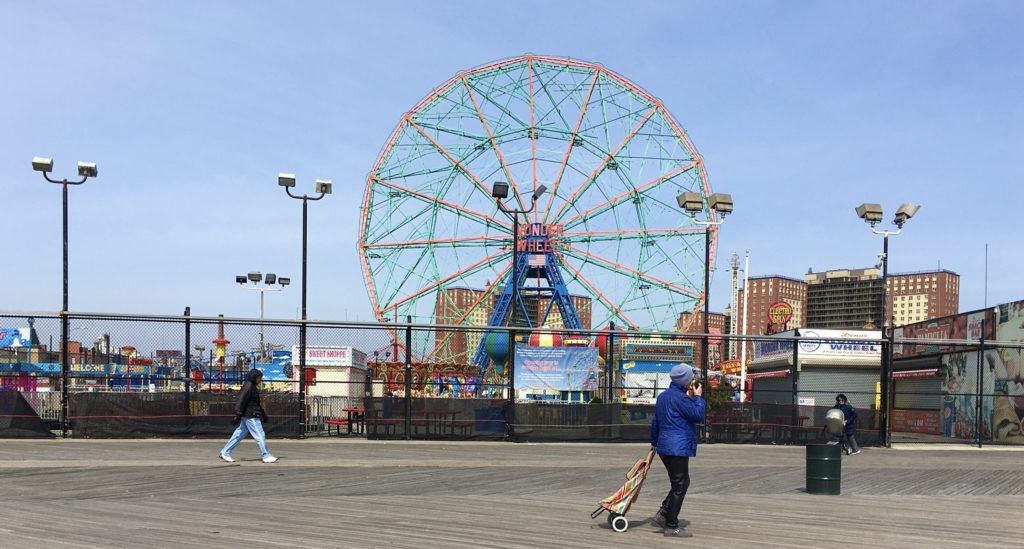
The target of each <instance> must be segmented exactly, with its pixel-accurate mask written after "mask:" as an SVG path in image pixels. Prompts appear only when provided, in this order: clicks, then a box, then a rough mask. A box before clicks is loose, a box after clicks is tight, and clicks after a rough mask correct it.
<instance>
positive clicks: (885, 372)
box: [855, 202, 921, 447]
mask: <svg viewBox="0 0 1024 549" xmlns="http://www.w3.org/2000/svg"><path fill="white" fill-rule="evenodd" d="M919 209H921V206H919V205H917V204H911V203H910V202H905V203H903V204H902V205H901V206H900V207H899V208H898V209H897V210H896V216H895V217H894V218H893V220H892V224H893V225H896V230H895V231H880V230H878V229H876V228H875V225H876V224H878V222H879V221H881V220H882V215H883V213H882V206H880V205H878V204H873V203H868V202H865V203H864V204H861V205H860V206H857V208H856V210H855V211H856V212H857V217H859V218H861V219H863V220H864V221H865V222H867V223H868V224H869V225H871V232H872V233H874V234H877V235H881V236H882V253H881V254H879V257H881V258H882V300H881V301H882V303H881V306H880V307H879V309H880V311H881V317H880V318H879V326H880V327H881V329H882V337H884V338H885V339H886V340H887V341H888V344H887V345H886V349H885V352H883V353H882V357H881V364H880V367H879V369H878V370H879V372H878V375H879V384H878V387H879V395H878V396H879V403H880V404H881V406H880V410H879V420H880V421H879V427H878V438H879V440H880V441H881V442H882V444H883V445H884V446H886V447H888V446H890V445H891V436H892V429H891V421H890V418H889V410H890V409H891V406H890V404H891V403H890V402H889V401H890V399H891V395H892V348H893V341H894V336H895V334H894V332H895V330H894V329H893V328H894V327H893V325H892V319H891V317H890V315H889V237H890V236H896V235H898V234H900V232H902V231H903V225H904V224H905V223H906V222H907V220H909V219H910V218H911V217H914V215H915V214H916V213H917V210H919Z"/></svg>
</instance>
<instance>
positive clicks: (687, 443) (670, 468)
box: [651, 364, 706, 538]
mask: <svg viewBox="0 0 1024 549" xmlns="http://www.w3.org/2000/svg"><path fill="white" fill-rule="evenodd" d="M669 377H670V378H671V379H672V383H671V384H670V385H669V387H668V389H666V390H665V392H663V393H661V394H660V395H658V400H657V401H656V403H655V406H654V419H653V420H651V446H653V447H654V448H655V449H657V452H658V456H659V457H661V462H662V463H664V464H665V470H666V471H667V472H668V480H669V483H670V484H671V488H670V489H669V492H668V495H667V496H665V500H664V501H662V502H661V509H659V510H658V512H657V513H656V514H655V515H654V518H653V519H651V520H652V522H654V523H655V524H657V525H658V526H661V527H662V528H664V529H665V530H664V534H665V535H666V536H673V537H682V538H690V537H693V534H691V533H690V532H688V531H687V530H686V527H687V526H688V525H689V524H690V522H689V521H688V520H684V519H680V518H679V511H680V509H682V507H683V498H685V497H686V491H687V489H689V487H690V458H691V457H695V456H696V455H697V425H698V424H700V423H703V422H704V409H705V406H706V405H705V403H704V397H703V396H702V395H703V394H704V388H703V387H701V385H700V383H694V382H693V369H692V368H690V367H689V366H687V365H685V364H680V365H678V366H676V367H674V368H672V371H671V373H669Z"/></svg>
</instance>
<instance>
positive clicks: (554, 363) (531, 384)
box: [515, 345, 600, 391]
mask: <svg viewBox="0 0 1024 549" xmlns="http://www.w3.org/2000/svg"><path fill="white" fill-rule="evenodd" d="M599 372H600V367H599V366H598V364H597V348H595V347H529V346H526V345H516V363H515V385H516V390H555V391H594V390H596V389H597V380H598V374H599Z"/></svg>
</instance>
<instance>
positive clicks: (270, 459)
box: [263, 456, 277, 463]
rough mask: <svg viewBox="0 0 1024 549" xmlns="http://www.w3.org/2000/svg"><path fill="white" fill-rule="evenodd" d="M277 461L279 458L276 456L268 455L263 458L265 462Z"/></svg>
mask: <svg viewBox="0 0 1024 549" xmlns="http://www.w3.org/2000/svg"><path fill="white" fill-rule="evenodd" d="M276 461H277V458H276V457H274V456H267V457H265V458H263V463H274V462H276Z"/></svg>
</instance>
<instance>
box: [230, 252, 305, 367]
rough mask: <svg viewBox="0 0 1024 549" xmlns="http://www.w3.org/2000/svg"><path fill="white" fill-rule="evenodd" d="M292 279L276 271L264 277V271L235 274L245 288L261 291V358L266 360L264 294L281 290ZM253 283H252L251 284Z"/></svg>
mask: <svg viewBox="0 0 1024 549" xmlns="http://www.w3.org/2000/svg"><path fill="white" fill-rule="evenodd" d="M291 281H292V279H290V278H287V277H284V276H281V277H279V276H277V275H276V274H274V273H267V276H266V277H264V276H263V273H260V272H252V273H249V274H247V275H237V276H235V283H236V284H238V286H239V287H240V288H242V289H243V290H256V291H258V292H259V293H260V354H259V356H260V359H262V360H266V358H267V346H266V343H265V342H264V340H263V299H264V298H263V294H265V293H266V292H280V291H281V290H283V289H284V287H285V286H287V285H288V284H290V283H291ZM250 283H251V284H250ZM275 283H276V284H280V285H281V287H280V288H276V287H274V284H275Z"/></svg>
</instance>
